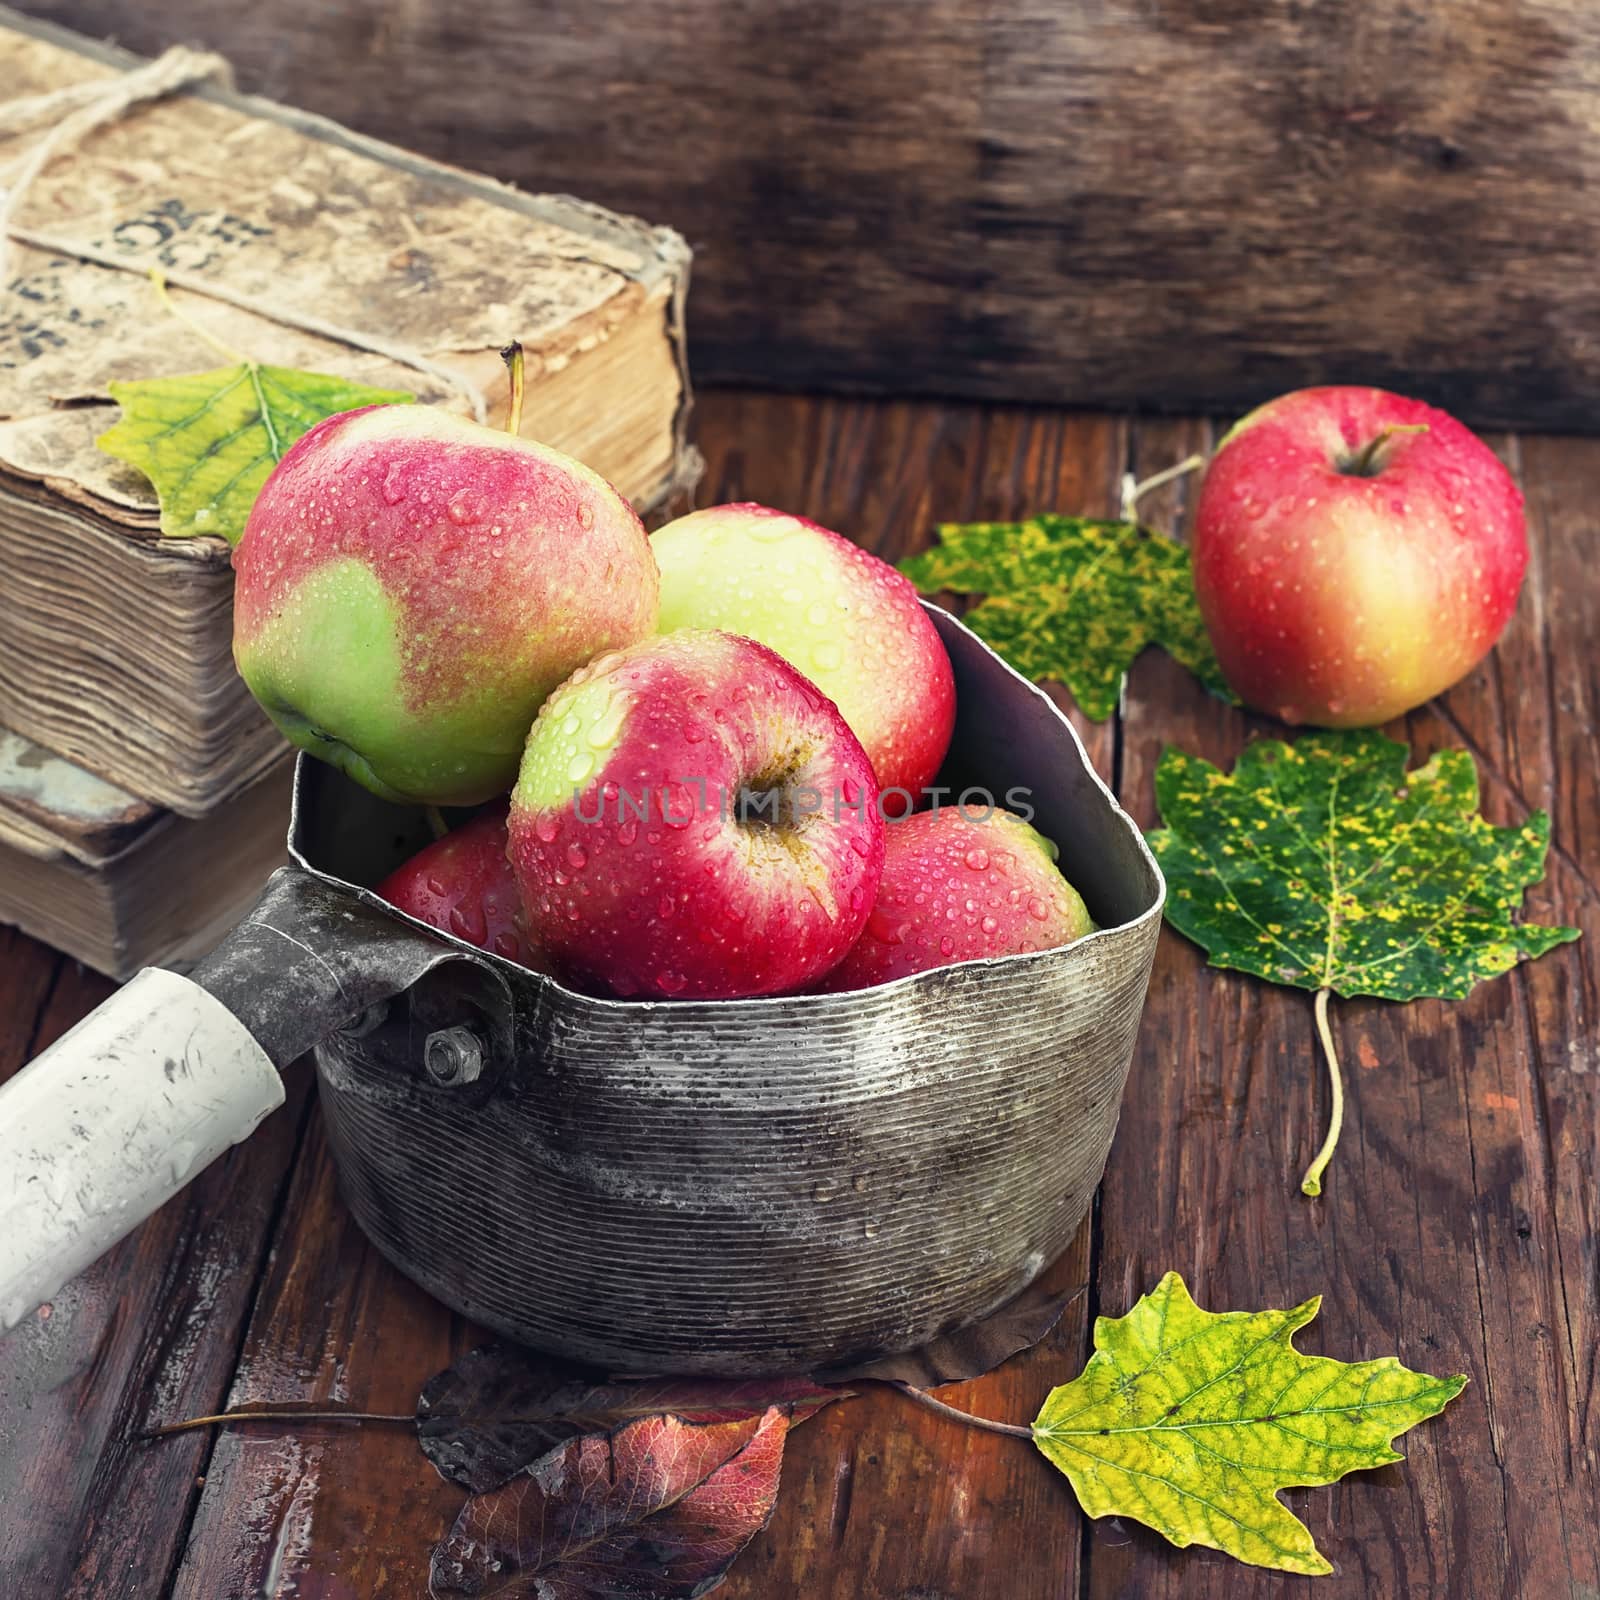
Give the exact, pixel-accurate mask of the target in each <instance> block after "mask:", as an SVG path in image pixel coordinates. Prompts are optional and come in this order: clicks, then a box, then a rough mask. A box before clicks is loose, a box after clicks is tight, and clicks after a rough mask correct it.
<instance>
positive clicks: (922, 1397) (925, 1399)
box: [889, 1382, 1033, 1439]
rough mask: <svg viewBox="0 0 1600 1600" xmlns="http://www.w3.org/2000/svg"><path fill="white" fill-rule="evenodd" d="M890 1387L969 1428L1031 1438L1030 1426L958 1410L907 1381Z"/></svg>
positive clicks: (1019, 1437) (920, 1404) (1020, 1437)
mask: <svg viewBox="0 0 1600 1600" xmlns="http://www.w3.org/2000/svg"><path fill="white" fill-rule="evenodd" d="M889 1387H890V1388H891V1389H896V1390H898V1391H899V1392H900V1393H901V1394H903V1395H904V1396H905V1397H906V1399H908V1400H914V1401H915V1402H916V1403H917V1404H918V1405H919V1406H924V1407H926V1409H927V1410H929V1411H935V1412H937V1413H938V1414H939V1415H940V1416H941V1417H950V1418H952V1419H953V1420H954V1421H956V1422H964V1423H965V1424H966V1425H967V1426H968V1427H969V1428H982V1429H983V1430H984V1431H985V1432H987V1433H1005V1434H1009V1435H1010V1436H1011V1437H1012V1438H1013V1439H1031V1438H1032V1437H1033V1429H1032V1428H1024V1427H1021V1426H1020V1425H1019V1424H1017V1423H1015V1422H996V1421H994V1420H993V1419H992V1418H990V1417H975V1416H973V1414H972V1413H971V1412H970V1411H960V1410H958V1409H957V1408H956V1407H955V1406H947V1405H946V1404H945V1403H944V1401H943V1400H935V1399H934V1398H933V1396H932V1395H931V1394H929V1393H928V1391H927V1390H926V1389H917V1388H914V1387H913V1386H912V1385H911V1384H909V1383H896V1382H891V1383H890V1384H889Z"/></svg>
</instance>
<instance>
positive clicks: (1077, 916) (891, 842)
mask: <svg viewBox="0 0 1600 1600" xmlns="http://www.w3.org/2000/svg"><path fill="white" fill-rule="evenodd" d="M1093 929H1094V923H1093V922H1092V921H1091V920H1090V918H1089V912H1088V909H1087V908H1086V907H1085V906H1084V903H1083V900H1082V898H1081V897H1080V896H1079V894H1078V891H1077V890H1076V889H1074V888H1073V887H1072V885H1071V884H1070V883H1068V882H1067V880H1066V879H1065V878H1063V877H1062V876H1061V873H1060V872H1059V871H1058V870H1057V868H1056V847H1055V846H1054V845H1053V844H1052V843H1051V842H1050V841H1049V840H1048V839H1046V838H1045V837H1044V835H1043V834H1040V833H1038V832H1036V831H1035V830H1034V829H1033V828H1031V827H1029V826H1028V824H1027V823H1026V822H1024V821H1022V819H1021V818H1020V817H1016V816H1013V815H1012V814H1011V813H1010V812H1009V811H1000V810H995V811H992V812H989V813H988V814H987V815H985V814H984V813H983V812H981V811H973V810H966V809H963V808H961V807H956V806H943V807H941V808H940V809H938V810H937V811H919V812H918V813H917V814H916V815H915V816H912V817H903V818H901V819H900V820H898V821H896V822H891V823H890V824H889V830H888V834H887V837H886V839H885V853H884V862H883V877H882V879H881V880H880V881H879V884H878V896H877V899H876V901H875V902H874V903H873V907H872V914H871V915H870V916H869V917H868V919H867V926H866V931H865V932H864V933H863V934H862V936H861V938H860V940H859V941H858V942H857V943H856V945H855V947H854V948H853V949H852V950H851V951H850V953H849V954H848V955H847V956H846V957H845V958H844V960H843V961H841V962H840V963H839V965H838V966H836V967H835V968H834V969H833V971H832V972H830V973H829V974H828V976H827V977H826V978H825V979H824V980H823V982H822V985H821V987H822V988H823V989H825V990H828V991H836V990H840V989H867V988H870V987H871V986H872V985H873V984H877V983H888V982H890V981H891V980H892V979H894V978H903V977H905V976H907V974H909V973H912V972H925V971H927V970H928V969H929V968H930V967H948V966H952V965H953V964H954V963H956V962H957V961H976V960H979V959H981V958H983V957H985V956H1014V955H1021V954H1023V953H1024V952H1026V951H1029V950H1053V949H1055V948H1056V946H1057V945H1063V944H1070V943H1071V942H1072V941H1073V940H1074V939H1081V938H1082V937H1083V936H1084V935H1085V934H1086V933H1090V932H1092V931H1093Z"/></svg>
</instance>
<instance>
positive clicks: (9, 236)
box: [0, 45, 489, 422]
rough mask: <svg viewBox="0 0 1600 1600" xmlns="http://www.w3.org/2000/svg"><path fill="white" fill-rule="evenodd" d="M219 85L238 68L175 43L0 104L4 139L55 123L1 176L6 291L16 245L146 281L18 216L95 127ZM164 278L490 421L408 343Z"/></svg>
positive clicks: (470, 395) (184, 279)
mask: <svg viewBox="0 0 1600 1600" xmlns="http://www.w3.org/2000/svg"><path fill="white" fill-rule="evenodd" d="M213 82H214V83H217V84H220V85H221V86H222V87H223V88H225V89H231V88H232V87H233V68H232V66H231V65H230V64H229V63H228V62H227V60H225V59H224V58H223V57H222V56H219V55H216V54H215V53H213V52H212V51H209V50H191V49H190V48H189V47H188V46H187V45H175V46H173V48H172V49H170V50H168V51H166V52H165V53H164V54H163V55H160V56H158V57H157V58H156V59H155V60H154V61H151V62H149V63H148V64H146V65H145V66H142V67H136V68H135V69H134V70H133V71H131V72H125V73H123V74H121V75H120V76H119V77H115V78H97V79H92V80H90V81H89V82H87V83H74V84H68V85H67V86H66V87H65V88H61V89H53V90H50V91H49V92H47V93H45V94H35V95H23V96H20V97H19V98H17V99H14V100H8V101H5V102H3V103H0V138H5V137H8V136H10V135H13V134H18V133H25V132H27V131H28V130H29V129H31V128H37V127H41V126H44V125H46V124H51V126H50V131H49V132H48V133H46V134H45V135H44V137H43V138H41V139H40V140H39V141H38V142H37V143H36V144H34V145H32V146H31V147H30V148H29V149H28V150H27V151H26V152H25V153H24V154H23V155H22V157H21V158H20V159H19V160H18V161H16V162H15V163H14V164H13V165H12V167H11V168H10V170H9V171H8V172H7V173H5V174H4V175H3V176H0V185H3V186H0V289H3V288H4V287H5V286H6V285H8V284H9V283H10V281H11V269H12V260H11V258H12V253H13V247H12V241H13V240H19V241H20V242H22V243H23V244H29V245H33V246H35V247H36V248H38V249H41V250H53V251H57V252H59V253H61V254H63V255H70V256H76V257H77V258H78V259H79V260H80V261H92V262H94V263H95V264H96V265H97V266H102V267H110V268H112V269H113V270H115V271H118V272H136V273H138V274H139V275H140V276H141V277H142V276H144V275H145V272H146V268H144V267H142V266H137V265H135V264H134V263H132V262H130V261H124V260H121V259H120V258H118V257H117V256H114V255H112V254H111V253H110V252H109V251H106V250H101V249H99V248H97V247H96V246H94V245H89V244H79V243H76V242H73V241H69V240H65V239H55V238H51V237H50V236H49V235H48V234H41V233H36V232H34V231H33V230H31V229H27V228H22V227H20V226H18V224H17V220H16V219H17V215H18V212H19V211H20V210H21V206H22V202H23V200H24V198H25V197H26V196H27V193H28V190H29V189H30V188H31V187H32V185H33V183H34V182H35V181H36V180H37V179H38V177H39V175H40V174H41V173H42V172H43V171H44V170H45V168H46V167H48V166H49V165H50V163H51V162H52V161H54V160H55V159H56V158H57V157H58V156H61V155H65V154H67V153H68V152H70V151H72V150H74V149H76V148H77V147H78V145H80V144H81V143H82V142H83V140H84V139H86V138H87V137H88V136H89V135H90V134H91V133H93V132H94V130H95V129H96V128H101V127H104V126H105V125H106V124H107V123H108V122H115V121H116V120H117V119H118V118H119V117H122V116H125V115H126V114H127V113H128V112H129V111H131V110H132V109H133V108H134V107H135V106H140V105H144V104H146V103H148V102H149V101H152V100H161V99H164V98H165V97H166V96H167V95H170V94H176V93H178V91H179V90H182V89H188V88H192V87H193V86H195V85H196V84H202V83H213ZM164 276H165V278H166V281H167V282H168V283H169V284H171V285H172V286H173V287H174V288H178V289H185V290H188V291H189V292H190V293H193V294H200V295H205V296H207V297H208V298H210V299H212V300H220V301H222V302H223V303H224V304H225V305H230V306H235V307H237V308H238V309H239V310H240V311H248V312H250V313H251V314H253V315H255V316H258V317H264V318H265V319H266V320H267V321H269V322H276V323H278V324H279V325H280V326H282V327H286V328H297V329H299V330H300V331H301V332H302V333H309V334H313V335H315V336H316V337H318V338H321V339H329V340H332V341H333V342H334V343H336V344H342V345H347V346H349V347H350V348H351V349H352V350H364V351H366V352H367V353H369V354H371V355H376V356H383V357H385V358H386V359H387V360H390V361H393V362H395V363H397V364H398V365H400V366H403V367H410V368H411V369H412V370H413V371H415V372H422V373H426V374H427V375H428V376H429V377H431V378H436V379H437V380H438V381H439V382H440V383H442V384H444V385H445V386H446V387H448V388H450V389H453V390H455V391H456V393H457V394H459V395H461V396H463V397H464V398H465V399H466V401H467V403H468V404H469V405H470V406H471V407H472V414H473V416H475V417H476V418H477V420H478V421H479V422H487V421H488V420H489V402H488V397H487V396H486V395H485V394H484V392H483V390H482V389H481V388H479V386H478V385H477V384H475V383H474V382H472V380H471V379H470V378H467V377H464V376H463V375H462V374H461V373H459V372H453V371H451V369H450V368H448V367H445V366H441V365H440V364H439V363H438V362H436V361H433V360H431V359H430V358H429V357H428V356H426V355H424V354H423V353H422V352H421V351H420V350H414V349H412V348H411V347H410V346H409V345H405V344H399V343H397V342H395V341H394V340H391V339H384V338H380V337H378V336H377V335H374V334H369V333H363V332H362V331H361V330H360V329H359V328H345V327H341V326H339V325H338V324H337V323H333V322H326V321H324V320H323V319H322V318H321V317H313V316H309V315H307V314H306V313H305V312H301V311H297V310H294V309H292V308H290V307H288V306H280V305H277V304H274V303H273V302H272V301H270V300H267V299H265V298H264V297H262V296H260V295H250V294H242V293H240V292H239V291H237V290H234V289H229V288H227V287H226V286H224V285H223V284H220V283H213V282H211V281H209V280H207V279H205V278H202V277H199V276H197V275H196V274H194V273H190V272H167V273H165V274H164Z"/></svg>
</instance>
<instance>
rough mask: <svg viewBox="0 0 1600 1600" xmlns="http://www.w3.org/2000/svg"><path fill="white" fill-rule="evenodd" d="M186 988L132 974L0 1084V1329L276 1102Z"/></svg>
mask: <svg viewBox="0 0 1600 1600" xmlns="http://www.w3.org/2000/svg"><path fill="white" fill-rule="evenodd" d="M283 1097H284V1090H283V1079H282V1078H280V1077H279V1076H278V1071H277V1069H276V1068H275V1067H274V1066H273V1064H272V1062H271V1061H270V1060H269V1059H268V1057H267V1053H266V1052H265V1051H264V1050H263V1049H262V1048H261V1046H260V1045H259V1044H257V1043H256V1041H255V1040H254V1039H253V1038H252V1037H251V1036H250V1034H249V1032H248V1030H247V1029H246V1028H245V1026H244V1024H243V1023H242V1022H240V1021H239V1020H238V1018H236V1017H235V1016H234V1014H233V1013H232V1012H231V1011H229V1010H228V1008H227V1007H226V1006H225V1005H223V1004H222V1002H221V1001H220V1000H217V999H215V998H213V996H211V995H210V994H208V993H207V992H206V991H205V990H204V989H202V988H201V987H200V986H199V985H198V984H195V983H191V982H190V981H189V980H188V979H187V978H180V977H179V976H178V975H177V974H176V973H172V972H164V971H162V970H160V969H159V968H156V967H146V968H145V970H144V971H143V972H141V973H139V975H138V976H137V977H136V978H134V979H133V980H132V982H130V983H128V984H127V985H126V986H124V987H123V988H122V989H120V990H119V991H118V992H117V993H116V994H114V995H113V996H112V997H111V998H110V999H109V1000H107V1001H106V1002H105V1004H104V1005H102V1006H100V1007H99V1008H98V1009H97V1010H95V1011H92V1012H91V1013H90V1014H89V1015H88V1016H87V1017H85V1018H84V1019H83V1021H82V1022H80V1023H79V1024H78V1025H77V1027H75V1028H74V1029H73V1030H72V1031H71V1032H70V1033H68V1034H65V1035H64V1036H63V1037H62V1038H61V1039H59V1040H58V1041H57V1042H56V1043H55V1044H53V1045H51V1047H50V1048H49V1049H48V1050H46V1051H45V1053H44V1054H43V1055H42V1056H40V1057H38V1059H37V1060H35V1061H32V1062H30V1063H29V1064H28V1065H27V1066H26V1067H24V1068H23V1069H22V1071H21V1072H19V1073H18V1074H17V1075H16V1076H15V1077H14V1078H12V1079H11V1081H10V1082H9V1083H7V1084H5V1085H4V1086H3V1087H0V1332H4V1331H5V1330H6V1329H8V1328H12V1327H15V1326H16V1324H17V1323H18V1322H20V1321H21V1320H22V1318H24V1317H25V1316H27V1315H28V1313H29V1312H31V1311H32V1310H33V1309H34V1308H35V1307H36V1306H38V1305H40V1304H42V1303H43V1302H44V1301H46V1300H48V1299H49V1298H50V1297H51V1296H52V1295H53V1294H54V1293H55V1292H56V1291H57V1290H58V1289H59V1288H60V1287H61V1286H62V1284H64V1283H66V1282H68V1281H69V1280H70V1279H72V1278H75V1277H76V1276H77V1275H78V1274H79V1273H80V1272H81V1271H82V1270H83V1269H84V1268H85V1267H86V1266H88V1265H89V1263H90V1262H91V1261H94V1260H96V1259H97V1258H98V1257H99V1256H101V1255H102V1254H104V1252H105V1251H106V1250H108V1249H110V1247H111V1246H112V1245H114V1244H115V1243H116V1242H117V1240H119V1239H121V1238H122V1237H123V1236H124V1235H126V1234H128V1233H131V1232H132V1231H133V1230H134V1228H136V1227H137V1226H138V1225H139V1224H140V1223H141V1222H143V1221H144V1219H145V1218H146V1217H148V1216H149V1215H150V1214H151V1212H153V1211H155V1210H156V1209H157V1208H158V1207H159V1206H161V1205H163V1204H164V1203H165V1202H166V1201H168V1200H170V1199H171V1198H172V1196H173V1195H175V1194H177V1193H178V1192H179V1190H181V1189H182V1188H184V1186H185V1185H186V1184H188V1183H189V1181H190V1180H191V1179H192V1178H194V1177H195V1176H197V1175H198V1174H199V1172H200V1171H201V1170H202V1169H203V1168H205V1167H207V1166H209V1165H210V1164H211V1162H213V1161H214V1160H216V1158H217V1157H218V1156H219V1155H221V1154H222V1152H223V1151H224V1150H226V1149H227V1148H228V1147H229V1145H232V1144H237V1143H238V1142H239V1141H240V1140H241V1139H244V1138H246V1137H247V1136H248V1135H250V1134H251V1133H253V1132H254V1131H255V1129H256V1128H257V1127H258V1126H259V1125H260V1123H261V1121H262V1119H263V1118H265V1117H266V1116H267V1114H268V1113H269V1112H272V1111H275V1110H276V1109H277V1108H278V1107H279V1106H281V1105H282V1104H283Z"/></svg>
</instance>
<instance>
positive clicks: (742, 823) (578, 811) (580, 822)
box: [509, 629, 884, 1000]
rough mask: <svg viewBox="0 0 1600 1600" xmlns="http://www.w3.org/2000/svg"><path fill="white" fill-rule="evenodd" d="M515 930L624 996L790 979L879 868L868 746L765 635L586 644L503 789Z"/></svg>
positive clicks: (855, 928) (817, 973)
mask: <svg viewBox="0 0 1600 1600" xmlns="http://www.w3.org/2000/svg"><path fill="white" fill-rule="evenodd" d="M509 829H510V838H511V846H510V855H511V864H512V868H513V870H514V872H515V874H516V879H517V887H518V889H519V890H520V892H521V896H522V906H523V914H524V917H525V919H526V925H527V929H528V932H529V934H530V936H531V937H532V938H533V939H534V941H535V942H536V943H537V944H538V945H539V947H540V949H541V950H542V951H544V953H545V954H546V955H547V956H548V957H549V958H550V959H551V960H552V962H553V963H554V964H555V966H556V968H557V970H558V971H559V972H560V973H561V974H562V975H563V976H564V977H566V978H567V979H568V980H569V981H572V982H574V983H576V984H578V985H579V986H580V987H584V988H599V989H602V990H607V991H609V992H610V993H612V994H616V995H621V996H625V997H635V996H636V997H640V998H658V999H685V1000H688V999H701V1000H704V999H739V998H742V997H745V996H750V995H766V994H783V993H787V992H790V991H793V990H797V989H803V988H805V987H807V986H808V985H810V984H812V983H814V982H815V981H816V980H817V979H818V978H820V977H821V976H822V975H823V974H824V973H825V972H827V971H828V970H829V969H830V968H831V967H832V966H834V965H835V963H836V962H838V960H839V959H840V957H842V956H843V955H844V953H845V952H846V951H847V950H848V949H849V948H850V947H851V945H853V944H854V943H855V942H856V940H857V938H858V937H859V936H860V934H861V930H862V928H863V927H864V926H865V925H866V921H867V914H868V912H869V911H870V910H871V909H872V901H873V896H874V895H875V894H876V892H877V888H878V877H879V874H880V873H881V872H882V870H883V850H884V843H883V840H884V822H883V818H882V816H881V815H880V814H879V811H878V788H877V784H876V782H875V781H874V779H873V774H872V764H871V762H870V761H869V760H868V759H867V756H866V752H865V751H864V750H863V749H862V747H861V743H860V741H859V740H858V739H857V738H856V736H855V735H854V734H853V733H852V732H851V731H850V729H849V727H848V726H847V724H846V723H845V721H844V718H843V717H841V716H840V715H839V712H838V710H837V709H836V708H835V706H834V704H833V702H832V701H831V700H829V699H828V698H827V696H826V695H824V694H822V693H821V691H820V690H819V689H818V688H817V687H816V686H815V685H814V684H812V683H810V682H808V681H807V680H806V679H805V678H803V677H802V676H801V675H800V674H799V673H798V672H796V671H795V670H794V669H793V668H792V667H791V666H789V665H788V664H787V663H786V662H785V661H783V660H782V658H781V657H779V656H778V655H777V654H775V653H774V652H773V651H771V650H769V649H767V648H766V646H764V645H761V644H757V643H755V642H754V641H753V640H750V639H742V638H738V637H736V636H735V635H732V634H727V633H719V632H714V631H709V630H704V629H684V630H680V631H679V632H676V633H671V634H664V635H662V636H660V637H658V638H655V639H649V640H646V641H645V642H644V643H642V644H636V645H633V646H631V647H630V648H629V649H626V650H621V651H616V652H613V653H611V654H608V655H604V656H601V657H599V658H597V659H596V660H595V661H592V662H591V663H590V664H589V665H588V666H586V667H584V668H582V669H581V670H580V671H578V672H576V673H574V674H573V676H572V677H571V678H570V679H568V681H567V682H566V683H564V684H563V685H562V686H561V687H560V688H559V689H558V690H557V691H556V692H555V693H554V694H553V695H551V696H550V698H549V699H548V700H547V701H546V702H545V704H544V706H543V708H542V709H541V710H540V712H539V716H538V720H537V721H536V722H535V723H534V725H533V728H532V730H531V731H530V733H529V735H528V745H527V750H526V752H525V754H524V756H523V760H522V768H521V771H520V773H519V774H518V777H517V783H516V787H515V789H513V791H512V796H511V815H510V821H509Z"/></svg>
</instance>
